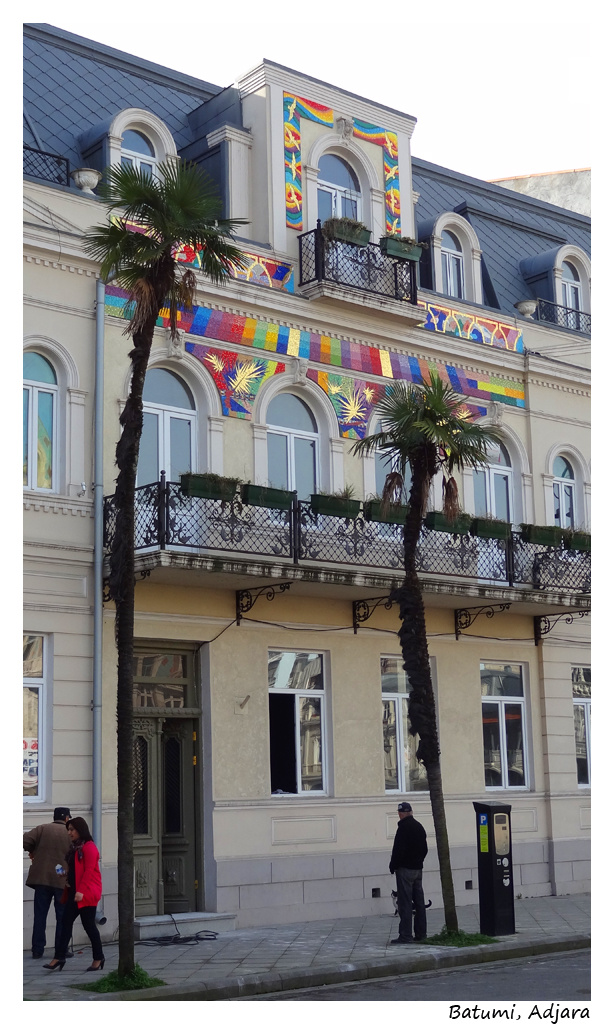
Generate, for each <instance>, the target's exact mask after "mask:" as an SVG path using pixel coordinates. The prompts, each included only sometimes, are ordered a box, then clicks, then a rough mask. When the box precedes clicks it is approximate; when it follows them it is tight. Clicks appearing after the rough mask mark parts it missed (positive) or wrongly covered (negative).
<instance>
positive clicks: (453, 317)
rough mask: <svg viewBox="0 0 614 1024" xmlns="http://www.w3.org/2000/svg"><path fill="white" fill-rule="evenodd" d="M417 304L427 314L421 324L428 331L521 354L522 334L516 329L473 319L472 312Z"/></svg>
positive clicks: (486, 319)
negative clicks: (451, 335)
mask: <svg viewBox="0 0 614 1024" xmlns="http://www.w3.org/2000/svg"><path fill="white" fill-rule="evenodd" d="M418 305H419V306H421V307H422V309H426V311H427V317H426V320H425V322H424V323H423V324H422V327H423V328H424V329H425V330H427V331H440V332H441V333H442V334H453V335H455V337H457V338H466V339H467V340H468V341H476V342H478V344H480V345H493V346H494V347H495V348H506V349H508V350H509V351H511V352H523V351H524V343H523V338H522V331H521V330H520V329H519V328H518V327H512V326H511V325H509V324H503V323H501V322H500V321H499V320H490V319H488V318H486V317H482V316H476V315H475V314H474V313H461V311H460V310H458V309H453V308H452V307H450V306H442V305H440V304H439V303H438V302H422V301H421V300H418Z"/></svg>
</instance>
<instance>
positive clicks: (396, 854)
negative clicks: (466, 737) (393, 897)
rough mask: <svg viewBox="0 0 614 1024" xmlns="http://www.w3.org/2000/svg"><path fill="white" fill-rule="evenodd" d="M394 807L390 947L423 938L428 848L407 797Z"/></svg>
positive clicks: (424, 935) (424, 933)
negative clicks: (394, 934) (394, 918)
mask: <svg viewBox="0 0 614 1024" xmlns="http://www.w3.org/2000/svg"><path fill="white" fill-rule="evenodd" d="M397 809H398V812H399V824H398V825H397V833H396V835H395V837H394V844H393V847H392V856H391V858H390V874H392V873H393V872H394V873H395V874H396V880H397V900H398V906H399V937H398V939H391V940H390V945H391V946H397V945H402V944H404V943H406V942H421V940H422V939H425V938H426V910H425V908H424V891H423V889H422V865H423V863H424V858H425V857H426V854H427V851H428V847H427V845H426V832H425V831H424V829H423V827H422V825H421V824H420V822H419V821H416V819H415V818H414V815H413V812H412V809H411V804H408V803H407V801H406V800H404V801H403V802H402V803H400V804H399V806H398V808H397ZM414 909H415V912H416V917H415V922H414V936H415V938H412V928H411V922H412V913H413V910H414Z"/></svg>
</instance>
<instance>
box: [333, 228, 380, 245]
mask: <svg viewBox="0 0 614 1024" xmlns="http://www.w3.org/2000/svg"><path fill="white" fill-rule="evenodd" d="M323 233H324V237H325V238H326V239H327V240H333V241H335V242H345V243H346V245H358V246H361V247H363V246H365V245H368V244H369V240H370V238H371V232H370V231H369V228H359V229H358V230H357V231H354V230H352V228H346V227H342V226H337V225H335V227H332V228H330V229H329V231H324V232H323Z"/></svg>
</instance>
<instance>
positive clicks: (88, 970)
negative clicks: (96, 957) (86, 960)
mask: <svg viewBox="0 0 614 1024" xmlns="http://www.w3.org/2000/svg"><path fill="white" fill-rule="evenodd" d="M103 967H104V957H103V958H102V960H101V961H100V963H99V964H98V967H87V968H86V970H85V973H86V974H89V972H90V971H101V970H102V968H103Z"/></svg>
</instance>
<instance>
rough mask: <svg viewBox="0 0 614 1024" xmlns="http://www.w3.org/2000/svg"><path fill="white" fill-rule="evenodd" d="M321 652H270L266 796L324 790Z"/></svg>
mask: <svg viewBox="0 0 614 1024" xmlns="http://www.w3.org/2000/svg"><path fill="white" fill-rule="evenodd" d="M323 718H324V671H323V656H322V654H313V653H309V652H291V651H269V741H270V763H271V792H272V793H273V794H276V795H277V794H283V793H322V792H324V790H325V783H326V779H325V766H324V759H323V748H324V721H323Z"/></svg>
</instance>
